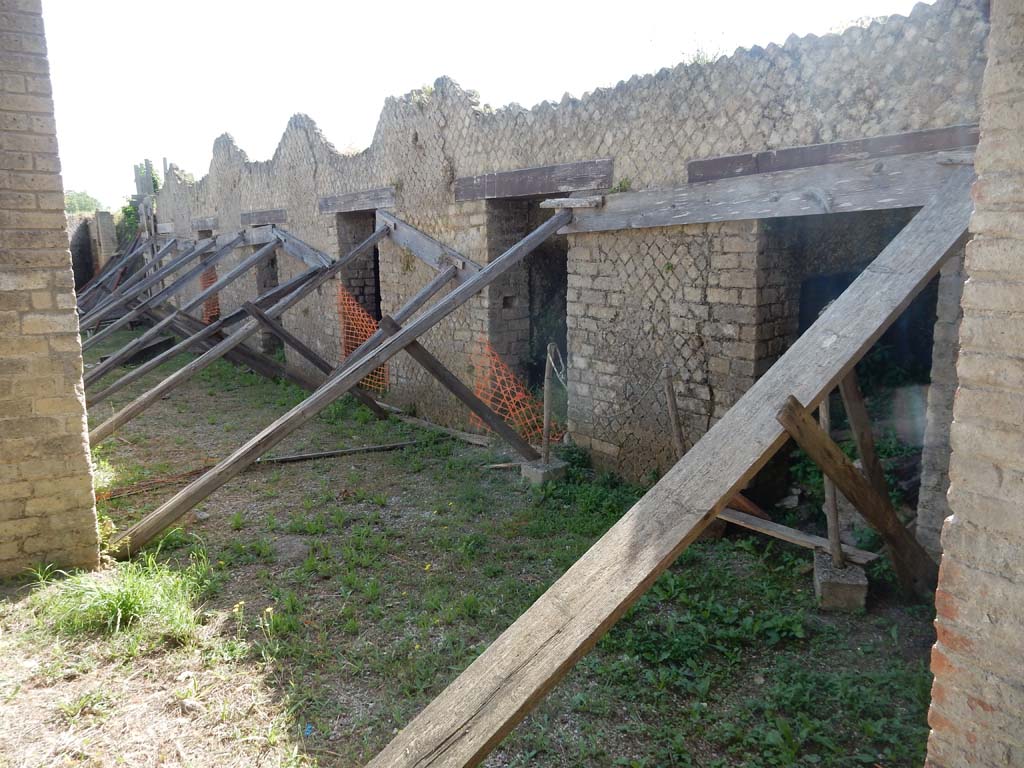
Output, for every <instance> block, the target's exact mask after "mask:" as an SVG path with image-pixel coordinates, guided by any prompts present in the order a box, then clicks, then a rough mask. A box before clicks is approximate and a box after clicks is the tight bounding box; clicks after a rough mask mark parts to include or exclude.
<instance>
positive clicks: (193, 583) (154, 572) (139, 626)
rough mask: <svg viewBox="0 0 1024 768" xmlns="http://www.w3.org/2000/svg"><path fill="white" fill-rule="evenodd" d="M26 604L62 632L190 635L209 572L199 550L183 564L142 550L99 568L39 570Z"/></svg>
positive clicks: (157, 637) (152, 640) (148, 640)
mask: <svg viewBox="0 0 1024 768" xmlns="http://www.w3.org/2000/svg"><path fill="white" fill-rule="evenodd" d="M41 575H42V576H43V578H41V579H40V581H39V588H38V589H37V591H36V592H35V593H34V594H33V595H32V597H31V601H32V607H33V609H34V610H35V613H36V617H37V618H38V619H39V621H40V622H41V624H42V625H43V626H45V627H47V628H49V629H51V630H52V631H54V632H56V633H58V634H62V635H67V636H79V635H82V634H87V635H122V636H125V637H130V638H131V639H132V640H133V641H134V642H135V643H137V644H140V645H152V644H159V643H162V642H174V643H178V644H184V643H188V642H191V641H193V640H194V639H195V637H196V631H197V629H198V627H199V613H198V610H197V606H198V603H199V601H200V600H201V599H202V598H203V597H204V596H205V595H207V594H208V593H209V592H210V591H211V590H212V589H213V587H214V584H215V578H214V575H213V571H212V569H211V568H210V565H209V563H208V562H207V560H206V556H205V554H204V553H203V552H202V550H195V551H193V552H192V553H191V554H190V557H189V563H188V565H187V566H185V567H184V568H175V567H171V566H170V565H169V564H167V563H166V562H161V561H160V560H158V558H157V553H153V552H150V553H145V554H143V555H142V556H141V557H140V558H138V559H136V560H132V561H129V562H126V563H118V564H116V565H115V566H114V567H112V568H111V569H109V570H107V571H103V572H100V573H74V574H63V573H60V574H58V575H61V576H63V578H52V577H51V576H50V574H41Z"/></svg>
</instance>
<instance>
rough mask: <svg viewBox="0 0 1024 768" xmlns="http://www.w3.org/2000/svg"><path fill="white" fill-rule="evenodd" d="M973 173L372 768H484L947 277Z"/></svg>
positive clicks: (913, 225) (957, 175) (955, 177)
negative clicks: (934, 281)
mask: <svg viewBox="0 0 1024 768" xmlns="http://www.w3.org/2000/svg"><path fill="white" fill-rule="evenodd" d="M972 179H973V172H972V169H970V168H960V169H957V170H956V171H954V172H953V174H952V178H951V179H950V180H949V183H948V184H947V185H946V186H945V187H944V188H943V189H942V190H941V191H940V192H939V194H938V195H937V196H936V198H935V200H934V201H932V202H931V203H930V204H928V205H926V206H925V207H924V209H923V210H921V211H920V212H918V214H917V215H916V216H915V217H914V218H913V219H912V220H911V221H910V223H908V224H907V226H906V227H904V229H903V231H902V232H900V234H899V235H897V236H896V237H895V238H894V239H893V241H892V242H891V243H889V245H888V246H887V247H886V248H885V249H884V250H883V251H882V253H881V254H880V255H879V256H878V258H876V259H875V260H874V262H873V263H872V264H871V265H870V266H868V267H867V268H866V269H865V270H864V271H863V272H862V273H861V275H860V276H859V277H858V278H857V279H856V280H855V281H854V282H853V283H852V284H851V285H850V287H849V288H847V290H846V291H845V292H844V293H843V295H842V296H840V297H839V298H838V299H837V300H836V301H835V302H834V303H833V304H832V306H831V307H830V308H829V309H828V310H827V311H826V312H825V313H824V314H823V315H822V316H821V317H820V318H819V319H818V320H817V321H816V322H815V323H814V324H813V325H812V326H811V327H810V328H809V329H808V330H807V332H806V333H804V334H803V335H802V336H801V337H800V338H799V339H797V340H796V341H795V342H794V343H793V345H792V346H791V347H790V348H789V350H787V352H786V353H785V354H784V355H783V356H782V357H781V358H780V359H779V360H778V361H777V362H776V363H775V365H773V366H772V368H771V369H770V370H769V371H768V372H767V373H765V374H764V375H763V376H762V377H761V378H760V379H758V380H757V381H756V382H755V383H754V384H753V385H752V386H751V387H750V389H749V390H747V392H746V393H745V394H744V395H743V396H742V397H741V398H740V399H739V401H738V402H737V403H736V405H734V406H733V407H732V408H731V409H730V410H729V411H728V412H727V413H726V414H725V415H724V416H723V417H722V418H721V419H720V420H719V421H718V422H717V423H716V424H715V425H714V426H713V427H712V428H711V429H710V430H709V431H708V432H707V433H706V434H705V435H704V436H703V437H702V438H701V439H700V440H699V441H698V442H697V444H696V445H695V446H694V447H693V448H691V449H690V450H689V451H688V452H687V453H686V455H685V456H684V457H683V458H682V459H681V460H680V461H679V462H678V463H677V464H676V465H675V466H674V467H673V468H672V469H671V470H669V472H668V473H667V474H666V475H665V476H664V477H663V478H662V479H661V480H660V481H659V482H658V483H657V484H656V485H655V486H654V487H653V488H652V489H651V490H650V491H648V492H647V494H646V495H645V496H644V497H643V498H642V499H641V500H640V501H639V502H637V504H636V505H634V506H633V508H632V509H630V510H629V511H628V512H627V513H626V514H625V515H623V517H622V518H621V519H620V520H619V522H617V523H616V524H615V525H614V526H612V528H611V529H610V530H609V531H608V532H607V533H606V534H605V535H604V536H603V537H601V539H600V540H599V541H598V542H597V543H596V544H594V545H593V546H592V547H591V548H590V550H589V551H588V552H586V553H585V554H584V555H583V556H582V557H581V558H580V559H579V560H578V561H577V562H576V563H575V564H574V565H573V566H572V567H571V568H570V569H569V570H568V571H567V572H566V573H565V574H564V575H563V576H562V577H561V578H560V579H558V581H556V582H555V583H554V584H553V585H552V586H551V587H550V588H549V589H548V590H547V592H545V593H544V594H543V595H542V596H541V597H540V598H539V599H538V600H537V601H536V602H535V603H534V604H533V605H532V606H531V607H530V608H529V609H528V610H527V611H526V612H525V613H524V614H523V615H522V616H520V617H519V618H518V619H517V620H516V621H515V623H514V624H512V626H511V627H509V628H508V629H507V630H505V632H504V633H502V635H501V636H500V637H499V638H498V639H497V640H495V641H494V642H493V643H492V644H491V646H490V647H489V648H488V649H487V650H486V651H484V652H483V654H481V655H480V656H478V657H477V658H476V660H475V661H474V662H473V663H472V664H470V666H469V667H468V668H467V669H466V670H465V671H464V672H462V674H461V675H459V677H458V678H456V679H455V681H454V682H452V683H451V684H450V685H449V686H448V687H447V688H446V689H445V690H444V692H442V693H441V694H440V695H439V696H438V697H437V698H436V699H434V701H433V702H431V703H430V704H429V705H428V706H427V707H426V708H425V709H424V710H423V711H422V712H420V714H419V715H418V716H417V717H416V718H415V719H413V721H412V722H411V723H409V724H408V725H407V726H406V727H405V728H404V729H402V731H401V732H400V733H399V734H398V735H397V736H396V737H395V738H394V739H393V740H392V741H391V743H390V744H388V746H387V747H385V749H384V750H383V751H382V752H381V753H380V754H379V755H377V757H375V758H374V759H373V760H372V761H370V763H369V766H372V768H412V767H413V766H417V767H418V768H422V767H423V766H428V765H429V766H434V767H435V768H440V767H441V766H444V767H445V768H454V767H455V766H475V765H478V764H479V763H480V762H481V761H482V760H483V759H484V757H486V755H487V754H488V753H489V752H490V751H491V750H492V749H493V748H494V747H495V746H497V744H498V743H499V742H500V741H501V740H502V739H503V738H504V737H505V736H506V735H507V734H508V733H509V731H511V730H512V728H513V727H514V726H515V724H516V723H518V722H519V721H520V720H522V718H523V717H525V716H526V715H527V713H529V712H530V711H531V710H532V709H533V708H534V707H535V706H536V705H537V703H538V702H540V700H541V699H542V698H543V697H544V695H545V694H546V693H547V692H548V691H549V690H551V688H552V687H553V686H554V685H555V684H556V683H557V682H558V681H559V680H560V679H561V678H562V677H563V676H564V675H565V674H566V673H567V672H568V671H569V670H570V669H572V667H573V665H574V664H575V663H576V662H577V661H579V659H580V658H582V657H583V655H584V654H586V653H587V652H588V651H589V650H590V649H591V648H592V647H593V646H594V644H595V643H596V642H597V641H598V640H599V639H600V638H601V636H602V635H604V634H605V632H607V631H608V629H609V628H610V627H611V626H612V625H614V624H615V622H616V621H618V619H619V618H621V617H622V615H623V614H624V613H625V612H626V611H627V610H628V609H629V607H630V606H631V605H632V604H633V603H634V602H635V601H636V600H637V599H638V598H639V597H640V596H641V595H642V594H643V593H644V592H646V591H647V589H649V588H650V586H651V585H652V584H653V583H654V582H655V581H656V580H657V578H658V577H659V576H660V575H661V574H662V572H664V570H665V569H666V568H668V566H669V565H671V563H672V562H673V561H674V560H675V559H676V557H678V556H679V553H680V552H682V551H683V550H684V549H685V548H686V547H687V546H688V545H689V544H690V543H692V542H693V541H694V540H695V539H696V538H697V537H698V536H699V535H700V533H701V531H702V530H703V529H704V527H705V526H706V525H707V524H708V523H709V522H710V521H711V520H713V519H714V517H715V515H716V514H717V513H718V512H719V511H720V510H721V509H722V508H723V507H724V506H725V505H726V504H727V503H728V502H729V500H730V499H731V498H732V496H733V494H735V493H736V492H737V491H738V490H740V489H741V488H743V487H744V486H745V485H746V483H747V482H748V481H749V480H750V478H752V477H753V476H754V475H755V474H756V473H757V471H758V470H759V469H760V468H761V467H763V466H764V464H765V463H766V462H767V461H768V459H769V458H771V456H772V455H773V454H774V453H775V452H776V451H777V450H778V449H779V448H780V447H781V446H782V445H783V444H784V443H785V441H786V439H787V435H786V432H785V430H784V429H783V428H782V425H781V424H779V422H778V421H777V420H776V418H775V416H776V414H777V413H778V411H779V409H780V408H781V407H782V406H783V405H784V403H785V399H786V397H787V396H788V395H789V394H790V393H792V394H795V395H796V396H797V397H798V398H800V400H801V401H802V402H805V403H808V404H815V405H816V404H817V402H818V400H819V399H820V398H821V397H822V396H823V395H824V394H825V393H826V392H828V391H829V390H831V389H833V388H834V387H835V386H836V384H837V382H838V381H839V379H841V378H842V377H843V376H844V375H846V373H847V372H848V371H849V370H850V368H852V367H853V365H854V363H855V362H856V361H857V360H858V359H859V358H860V357H861V356H862V355H863V354H864V352H866V351H867V349H868V348H869V347H870V346H871V344H873V343H874V342H875V341H876V340H877V339H878V338H879V337H880V336H881V334H882V333H883V332H884V331H885V329H886V328H887V327H888V326H889V325H890V324H891V323H892V322H893V320H894V319H895V318H896V317H898V316H899V314H900V313H901V312H902V311H903V310H904V309H905V308H906V307H907V305H908V304H909V303H910V302H911V300H912V299H913V298H914V296H915V295H917V293H918V292H919V291H920V290H921V288H923V287H924V285H925V284H926V283H927V281H928V280H930V279H931V278H932V277H933V276H934V275H935V274H936V272H937V271H938V269H939V266H940V265H941V264H942V262H943V260H944V259H945V257H946V255H947V254H948V253H949V252H950V250H951V249H952V248H953V247H954V246H955V245H957V243H958V242H959V241H960V239H961V237H962V236H963V235H964V233H965V232H966V230H967V225H968V222H969V220H970V216H971V209H972V207H973V205H972V202H971V196H970V184H971V181H972ZM577 215H578V213H577ZM396 338H397V337H396ZM314 397H315V395H314ZM225 469H227V467H225ZM197 497H198V494H197V495H196V500H198V498H197ZM183 500H184V499H183Z"/></svg>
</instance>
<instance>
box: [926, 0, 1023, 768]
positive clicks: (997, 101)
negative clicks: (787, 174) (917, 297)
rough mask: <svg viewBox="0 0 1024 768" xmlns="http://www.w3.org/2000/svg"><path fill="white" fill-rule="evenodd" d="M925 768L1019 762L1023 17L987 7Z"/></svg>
mask: <svg viewBox="0 0 1024 768" xmlns="http://www.w3.org/2000/svg"><path fill="white" fill-rule="evenodd" d="M991 13H992V19H991V21H992V25H991V33H990V38H989V51H988V55H989V59H988V65H987V67H986V70H985V79H984V84H983V88H982V116H981V131H982V139H981V144H980V145H979V147H978V153H977V158H976V163H975V167H976V169H977V171H978V176H979V180H978V182H977V184H976V185H975V188H974V199H975V212H974V217H973V219H972V221H971V230H972V232H973V239H972V240H971V242H970V243H969V244H968V246H967V257H966V264H965V268H966V273H967V278H968V280H967V283H966V284H965V286H964V292H963V300H962V306H963V313H964V314H963V320H962V322H961V328H960V355H959V358H958V360H957V375H958V378H959V387H960V388H959V391H958V392H957V395H956V403H955V406H954V411H953V425H952V428H951V442H952V449H953V452H952V457H951V459H950V468H949V474H950V492H949V504H950V508H951V510H952V512H953V514H952V516H951V517H949V518H948V519H947V520H946V523H945V525H944V526H943V531H942V544H943V555H942V567H941V570H940V575H939V589H938V592H937V594H936V608H937V612H938V617H937V618H936V628H937V630H938V642H937V643H936V645H935V648H934V650H933V652H932V671H933V672H934V673H935V683H934V685H933V688H932V705H931V710H930V712H929V717H928V722H929V724H930V725H931V727H932V732H931V736H930V738H929V741H928V761H927V765H929V766H933V768H940V767H941V768H963V767H964V766H986V768H994V767H995V766H1020V765H1024V732H1022V730H1021V728H1020V724H1021V721H1022V717H1024V665H1022V664H1021V659H1022V658H1024V514H1022V512H1021V510H1022V508H1024V351H1022V349H1024V348H1022V345H1021V339H1022V338H1024V134H1022V132H1021V127H1020V114H1021V108H1022V105H1024V75H1022V72H1024V45H1022V41H1024V10H1022V8H1021V5H1020V2H1019V0H993V3H992V9H991Z"/></svg>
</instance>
